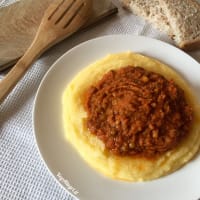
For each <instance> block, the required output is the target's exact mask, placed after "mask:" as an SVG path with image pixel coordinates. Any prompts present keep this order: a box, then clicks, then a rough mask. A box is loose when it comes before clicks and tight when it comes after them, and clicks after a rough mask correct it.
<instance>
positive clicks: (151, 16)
mask: <svg viewBox="0 0 200 200" xmlns="http://www.w3.org/2000/svg"><path fill="white" fill-rule="evenodd" d="M121 2H122V3H123V5H124V7H125V8H127V9H128V10H130V11H131V12H133V13H134V14H136V15H138V16H142V17H144V19H145V20H147V21H148V22H150V23H153V24H154V25H155V26H156V28H158V29H159V30H161V31H164V32H166V33H168V34H171V27H170V26H169V22H168V19H167V17H166V16H165V15H164V13H163V10H162V8H161V7H160V5H159V4H160V3H159V1H158V0H121Z"/></svg>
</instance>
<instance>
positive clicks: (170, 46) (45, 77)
mask: <svg viewBox="0 0 200 200" xmlns="http://www.w3.org/2000/svg"><path fill="white" fill-rule="evenodd" d="M113 37H132V38H135V39H137V38H140V39H144V40H149V41H152V42H154V41H156V42H158V43H160V44H162V45H164V46H166V47H168V48H173V49H174V50H176V51H178V52H180V53H182V54H183V55H184V56H186V57H187V58H188V59H190V60H191V61H192V62H194V63H195V65H199V63H198V61H197V60H195V59H194V58H193V57H192V56H190V55H189V54H187V53H186V52H184V51H183V50H181V49H179V48H178V47H176V46H173V45H172V44H169V43H166V42H164V41H161V40H159V39H156V38H151V37H146V36H141V35H133V34H126V35H125V34H112V35H104V36H100V37H96V38H92V39H89V40H87V41H84V42H81V43H79V44H78V45H76V46H74V47H73V48H71V49H69V50H67V51H66V52H65V53H64V54H62V55H61V56H60V57H59V58H57V59H56V60H55V61H54V63H53V64H52V65H51V66H50V68H49V69H48V70H47V71H46V73H45V75H44V76H43V78H42V80H41V82H40V84H39V86H38V89H37V92H36V95H35V98H34V103H33V112H32V123H33V133H34V140H35V144H36V146H37V150H38V152H39V155H40V158H41V160H42V162H44V166H45V167H46V168H47V170H48V172H49V174H51V176H52V177H54V180H56V182H57V183H59V185H61V186H62V188H64V190H66V191H67V192H68V193H69V194H70V195H71V196H73V197H75V198H80V197H77V196H76V195H74V194H73V193H72V192H71V191H70V190H68V189H67V188H66V187H65V186H64V185H63V184H62V183H61V182H60V181H59V180H58V178H57V177H56V175H55V174H54V173H53V172H52V170H51V169H50V167H49V166H48V163H47V161H46V159H45V158H44V155H43V154H42V152H41V147H40V145H39V142H38V139H39V138H38V136H37V133H36V127H35V121H36V106H37V103H38V99H39V94H40V92H41V90H42V89H41V88H42V86H43V84H44V83H45V81H46V79H47V77H48V76H49V74H50V73H52V72H53V71H54V70H56V66H57V65H58V63H59V62H60V61H62V60H63V59H64V57H65V56H66V55H67V54H69V53H71V52H73V51H76V49H78V48H80V47H81V46H84V45H85V44H87V43H90V42H95V41H98V40H104V39H109V38H113Z"/></svg>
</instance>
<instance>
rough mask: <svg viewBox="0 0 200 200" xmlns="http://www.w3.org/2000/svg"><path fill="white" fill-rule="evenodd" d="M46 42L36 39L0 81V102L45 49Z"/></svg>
mask: <svg viewBox="0 0 200 200" xmlns="http://www.w3.org/2000/svg"><path fill="white" fill-rule="evenodd" d="M44 46H45V45H44V44H43V42H42V41H40V40H39V39H38V38H37V39H35V40H34V42H33V43H32V45H31V46H30V48H29V49H28V50H27V51H26V53H25V54H24V56H23V57H22V58H21V59H20V60H19V61H18V62H17V64H16V65H15V66H14V67H13V68H12V69H11V71H10V72H9V73H8V74H7V75H6V76H5V78H4V79H3V80H2V81H1V82H0V103H1V102H2V101H3V100H4V99H5V98H6V97H7V95H8V94H9V93H10V92H11V90H12V89H13V88H14V87H15V85H16V84H17V82H18V81H19V80H20V79H21V78H22V77H23V75H24V74H25V73H26V71H27V70H28V68H29V67H30V65H31V64H32V63H33V62H34V60H36V59H37V58H38V57H39V56H40V55H41V54H42V52H43V51H44Z"/></svg>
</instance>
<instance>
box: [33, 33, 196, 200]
mask: <svg viewBox="0 0 200 200" xmlns="http://www.w3.org/2000/svg"><path fill="white" fill-rule="evenodd" d="M116 41H117V43H116ZM77 56H78V58H79V59H77ZM199 85H200V79H199V63H197V62H196V61H195V60H194V59H192V58H191V57H190V56H188V55H187V54H186V53H184V52H183V51H181V50H179V49H177V48H175V47H173V46H171V45H169V44H166V43H164V42H161V41H159V40H155V39H151V38H147V37H142V36H133V35H110V36H105V37H100V38H95V39H93V40H89V41H87V42H85V43H82V44H80V45H78V46H76V47H74V48H73V49H71V50H70V51H68V52H67V53H66V54H64V55H63V56H62V57H61V58H60V59H58V60H57V61H56V63H54V65H53V66H52V67H51V68H50V70H49V71H48V73H47V74H46V76H45V77H44V79H43V81H42V83H41V85H40V87H39V90H38V93H37V95H36V101H35V108H34V120H33V121H34V130H35V137H36V142H37V145H38V148H39V151H40V154H41V156H42V158H43V160H44V161H45V163H46V165H47V167H48V169H49V170H50V171H51V173H52V175H53V176H54V177H55V178H56V179H57V181H58V182H59V183H61V185H62V186H63V187H64V188H65V189H66V190H68V191H69V192H70V193H71V194H72V195H74V196H76V197H77V198H78V199H82V200H86V199H87V200H92V199H95V200H102V199H115V200H121V199H122V198H123V197H124V196H125V197H126V200H132V199H133V194H134V197H135V198H136V199H140V200H146V199H147V198H151V199H154V200H160V199H162V200H169V199H173V198H176V199H182V200H188V194H189V197H190V199H198V198H196V197H199V185H200V178H199V166H200V165H199V164H200V157H199V149H200V148H199V147H200V123H199V121H200V116H199V115H200V114H199V113H200V112H199V110H200V106H199V98H200V96H199V89H198V88H199V87H198V86H199ZM177 185H178V187H179V189H178V190H173V192H170V193H168V192H166V188H169V187H170V188H176V187H177ZM186 187H187V190H186ZM158 191H159V192H158Z"/></svg>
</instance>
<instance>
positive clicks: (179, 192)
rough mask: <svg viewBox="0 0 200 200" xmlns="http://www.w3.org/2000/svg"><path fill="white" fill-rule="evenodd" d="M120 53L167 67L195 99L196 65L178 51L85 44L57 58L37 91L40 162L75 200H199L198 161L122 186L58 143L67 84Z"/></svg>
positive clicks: (125, 38) (105, 40) (199, 84)
mask: <svg viewBox="0 0 200 200" xmlns="http://www.w3.org/2000/svg"><path fill="white" fill-rule="evenodd" d="M123 51H134V52H138V53H142V54H145V55H148V56H151V57H154V58H157V59H159V60H161V61H162V62H164V63H166V64H168V65H170V66H172V67H173V68H174V69H175V70H177V71H178V72H179V73H180V74H181V75H182V76H183V77H184V78H185V79H186V80H187V81H188V82H189V83H190V84H191V86H192V87H193V88H194V89H195V91H196V93H197V95H198V98H200V65H199V64H198V63H197V62H196V61H195V60H194V59H192V58H191V57H190V56H188V55H187V54H185V53H184V52H182V51H180V50H179V49H177V48H175V47H173V46H171V45H169V44H166V43H163V42H161V41H158V40H155V39H150V38H145V37H141V36H131V35H111V36H105V37H101V38H97V39H93V40H90V41H87V42H85V43H82V44H80V45H79V46H77V47H75V48H73V49H72V50H70V51H69V52H67V53H66V54H64V55H63V56H62V57H61V58H59V59H58V60H57V61H56V62H55V63H54V64H53V66H52V67H51V69H50V70H49V71H48V73H47V74H46V76H45V77H44V79H43V81H42V83H41V85H40V87H39V90H38V93H37V96H36V101H35V108H34V129H35V136H36V141H37V145H38V147H39V151H40V153H41V156H42V158H43V160H44V161H45V163H46V165H47V167H48V169H49V170H50V172H51V173H52V174H53V176H54V177H55V178H56V179H57V180H58V182H60V183H61V184H62V185H63V186H64V187H65V188H66V189H67V190H68V191H69V192H70V193H71V194H73V195H74V196H76V197H78V198H80V200H122V199H125V200H133V199H135V200H147V199H152V200H197V199H198V198H200V189H199V188H200V156H198V157H197V158H196V159H194V160H193V161H191V162H190V163H188V164H187V165H186V166H185V167H183V168H181V169H180V170H178V171H176V172H175V173H173V174H171V175H168V176H166V177H163V178H160V179H157V180H154V181H150V182H144V183H128V182H122V181H114V180H110V179H108V178H106V177H103V176H102V175H101V174H99V173H97V172H96V171H94V170H93V169H92V168H90V167H89V166H88V165H87V164H86V163H85V162H84V161H83V160H82V159H81V158H80V157H79V155H78V154H77V152H76V151H75V150H74V149H73V148H72V147H71V145H70V144H68V142H67V141H66V139H65V138H64V131H63V125H62V105H61V97H62V93H63V91H64V89H65V88H66V86H67V84H68V83H69V81H70V80H71V79H72V78H73V77H74V76H75V75H76V73H77V72H78V71H80V70H81V69H82V68H83V67H85V66H87V65H88V64H90V63H92V62H94V61H96V60H98V59H100V58H102V57H104V56H106V55H107V54H109V53H116V52H123ZM91 76H92V74H91Z"/></svg>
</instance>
